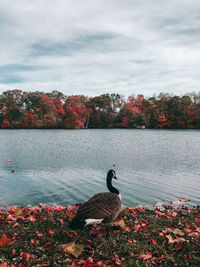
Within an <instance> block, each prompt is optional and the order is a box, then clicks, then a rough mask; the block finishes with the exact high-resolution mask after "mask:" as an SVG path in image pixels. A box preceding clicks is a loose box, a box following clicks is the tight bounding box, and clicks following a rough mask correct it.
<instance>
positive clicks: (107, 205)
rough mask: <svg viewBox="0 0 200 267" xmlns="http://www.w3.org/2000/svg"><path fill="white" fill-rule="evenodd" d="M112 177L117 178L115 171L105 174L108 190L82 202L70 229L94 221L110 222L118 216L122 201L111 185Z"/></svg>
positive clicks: (94, 222) (93, 222)
mask: <svg viewBox="0 0 200 267" xmlns="http://www.w3.org/2000/svg"><path fill="white" fill-rule="evenodd" d="M112 178H114V179H117V177H116V174H115V171H113V170H109V171H108V174H107V187H108V189H109V191H110V192H104V193H99V194H96V195H94V196H93V197H91V198H90V199H89V200H88V201H87V202H85V203H83V205H82V206H80V207H79V208H78V210H77V214H76V217H75V218H74V219H73V220H72V222H71V223H70V225H69V226H70V227H71V228H72V229H79V228H81V227H83V226H85V225H89V224H96V223H101V222H104V223H110V222H112V221H114V219H115V218H116V217H117V216H118V214H119V212H120V210H121V207H122V203H121V195H120V194H119V191H118V190H117V189H116V188H115V187H113V186H112Z"/></svg>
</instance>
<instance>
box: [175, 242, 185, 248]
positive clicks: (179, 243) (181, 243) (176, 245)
mask: <svg viewBox="0 0 200 267" xmlns="http://www.w3.org/2000/svg"><path fill="white" fill-rule="evenodd" d="M182 246H183V242H177V243H175V244H174V249H175V250H180V249H181V248H182Z"/></svg>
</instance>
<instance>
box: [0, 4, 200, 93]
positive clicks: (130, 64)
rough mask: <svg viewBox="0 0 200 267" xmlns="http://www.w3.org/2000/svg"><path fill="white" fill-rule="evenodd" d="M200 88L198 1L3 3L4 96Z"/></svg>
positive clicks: (0, 81)
mask: <svg viewBox="0 0 200 267" xmlns="http://www.w3.org/2000/svg"><path fill="white" fill-rule="evenodd" d="M15 88H18V89H21V90H26V91H36V90H38V91H45V92H48V91H52V90H58V91H61V92H63V93H64V94H67V95H72V94H84V95H88V96H94V95H99V94H102V93H106V92H108V93H112V92H115V93H120V94H124V95H127V96H128V95H131V94H137V93H143V94H144V95H146V96H150V95H152V94H154V93H155V94H158V93H159V92H169V93H174V94H179V95H180V94H184V93H186V92H191V91H196V92H198V91H200V1H199V0H137V1H136V0H34V1H28V0H17V1H16V0H5V1H1V2H0V93H2V92H3V91H5V90H8V89H15Z"/></svg>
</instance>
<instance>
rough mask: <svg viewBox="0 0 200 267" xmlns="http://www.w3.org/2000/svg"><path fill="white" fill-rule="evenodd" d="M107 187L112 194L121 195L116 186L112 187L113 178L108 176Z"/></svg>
mask: <svg viewBox="0 0 200 267" xmlns="http://www.w3.org/2000/svg"><path fill="white" fill-rule="evenodd" d="M107 187H108V190H109V191H110V192H111V193H115V194H118V195H119V191H118V190H117V188H115V187H114V186H112V176H109V175H108V176H107Z"/></svg>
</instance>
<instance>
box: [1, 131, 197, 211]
mask: <svg viewBox="0 0 200 267" xmlns="http://www.w3.org/2000/svg"><path fill="white" fill-rule="evenodd" d="M113 165H115V166H113ZM109 169H114V170H116V174H117V177H118V180H114V181H113V185H114V186H115V187H116V188H118V189H119V191H120V192H121V194H122V202H123V204H124V205H128V206H135V205H145V206H151V205H155V204H156V203H157V202H164V203H166V204H169V203H170V201H174V200H177V199H178V198H186V199H190V200H191V201H190V204H191V205H198V204H200V193H199V192H200V131H198V130H147V129H145V130H142V129H106V130H105V129H91V130H89V129H87V130H0V206H1V207H2V206H7V205H8V206H10V205H25V204H31V205H38V203H39V202H41V203H49V204H51V205H52V204H53V203H58V204H60V205H67V204H69V205H72V204H75V203H77V202H83V201H86V200H87V199H88V198H89V197H91V196H92V195H93V194H96V193H98V192H104V191H107V189H106V174H107V171H108V170H109ZM12 171H14V172H12Z"/></svg>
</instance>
